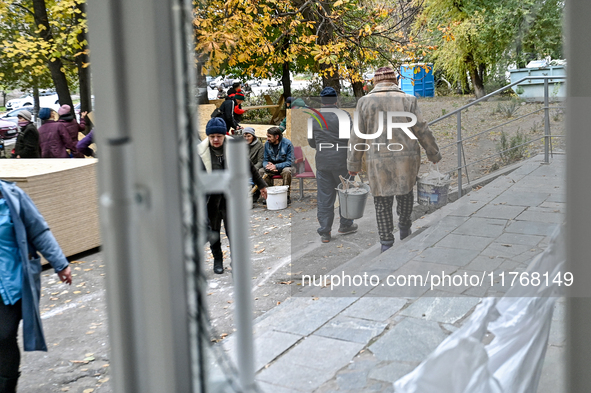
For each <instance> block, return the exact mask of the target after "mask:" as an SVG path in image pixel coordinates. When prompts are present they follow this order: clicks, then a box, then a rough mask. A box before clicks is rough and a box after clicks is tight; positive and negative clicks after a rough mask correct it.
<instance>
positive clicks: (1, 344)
mask: <svg viewBox="0 0 591 393" xmlns="http://www.w3.org/2000/svg"><path fill="white" fill-rule="evenodd" d="M21 303H22V302H21V301H20V300H19V301H18V302H16V303H15V304H14V305H11V306H7V305H5V304H4V302H3V301H2V298H1V297H0V377H1V378H6V379H14V378H18V376H19V373H18V368H19V365H20V361H21V353H20V351H19V349H18V343H17V334H18V324H19V322H20V320H21V318H22V309H21ZM1 384H2V382H0V385H1Z"/></svg>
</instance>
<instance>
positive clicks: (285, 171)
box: [259, 166, 293, 197]
mask: <svg viewBox="0 0 591 393" xmlns="http://www.w3.org/2000/svg"><path fill="white" fill-rule="evenodd" d="M292 171H293V170H292V167H290V166H286V167H285V168H282V169H281V170H280V171H279V172H278V173H277V172H269V171H267V170H266V169H265V168H261V169H259V173H260V175H261V177H262V178H263V180H265V183H267V185H268V186H269V187H273V184H274V183H273V182H274V180H273V176H275V175H279V176H281V179H282V180H283V184H282V185H283V186H289V188H288V189H287V196H288V197H289V195H290V191H291V174H292Z"/></svg>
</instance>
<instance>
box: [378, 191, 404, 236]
mask: <svg viewBox="0 0 591 393" xmlns="http://www.w3.org/2000/svg"><path fill="white" fill-rule="evenodd" d="M373 200H374V204H375V207H376V219H377V221H378V234H379V235H380V243H382V244H383V245H386V246H391V245H392V244H394V214H393V213H392V206H393V205H394V196H376V197H374V198H373ZM413 202H414V194H413V192H412V191H411V192H409V193H408V194H406V195H396V213H397V214H398V225H399V226H401V227H405V228H410V226H411V225H412V220H411V218H410V216H411V214H412V205H413Z"/></svg>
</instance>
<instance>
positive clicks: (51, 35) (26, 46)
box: [0, 0, 90, 109]
mask: <svg viewBox="0 0 591 393" xmlns="http://www.w3.org/2000/svg"><path fill="white" fill-rule="evenodd" d="M0 17H1V18H2V21H3V23H2V26H3V28H1V29H0V40H1V42H2V44H3V47H4V50H3V51H2V53H0V64H4V65H11V66H12V69H13V72H12V73H11V74H10V76H11V77H12V78H15V79H16V80H15V83H14V84H15V85H18V86H20V87H24V88H29V87H32V88H36V87H49V86H47V85H46V84H45V81H46V80H47V79H46V77H47V75H50V78H51V80H52V81H53V85H54V87H55V89H56V91H57V94H58V97H59V101H60V103H62V104H70V105H72V99H71V96H70V88H69V87H70V86H72V85H77V84H78V83H79V82H81V83H80V84H81V86H80V90H81V104H82V107H83V109H90V77H89V70H86V68H87V67H88V65H89V63H88V58H87V57H86V56H87V55H88V49H87V45H88V44H87V42H86V36H85V34H86V32H87V27H86V15H85V12H84V0H21V1H18V0H17V1H14V2H3V3H2V4H0ZM40 81H43V83H41V85H39V84H38V83H40ZM31 85H33V86H31Z"/></svg>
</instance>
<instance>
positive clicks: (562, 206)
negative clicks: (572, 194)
mask: <svg viewBox="0 0 591 393" xmlns="http://www.w3.org/2000/svg"><path fill="white" fill-rule="evenodd" d="M540 207H541V208H544V209H553V210H554V212H555V213H562V214H566V203H560V202H548V201H546V202H544V203H542V204H541V205H540ZM557 210H558V211H557Z"/></svg>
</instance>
